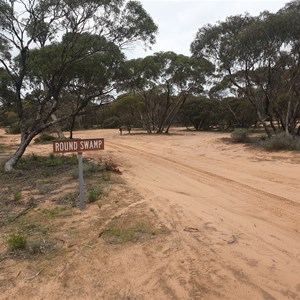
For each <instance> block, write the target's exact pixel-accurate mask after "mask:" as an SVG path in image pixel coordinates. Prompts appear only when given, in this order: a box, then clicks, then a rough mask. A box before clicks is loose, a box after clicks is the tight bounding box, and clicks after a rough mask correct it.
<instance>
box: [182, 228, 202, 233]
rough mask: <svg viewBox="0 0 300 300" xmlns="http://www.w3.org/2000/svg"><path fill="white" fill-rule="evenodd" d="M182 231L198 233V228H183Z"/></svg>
mask: <svg viewBox="0 0 300 300" xmlns="http://www.w3.org/2000/svg"><path fill="white" fill-rule="evenodd" d="M183 231H187V232H199V229H198V228H194V227H184V229H183Z"/></svg>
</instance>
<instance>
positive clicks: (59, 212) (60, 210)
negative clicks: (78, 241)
mask: <svg viewBox="0 0 300 300" xmlns="http://www.w3.org/2000/svg"><path fill="white" fill-rule="evenodd" d="M42 214H43V215H45V216H47V217H59V216H67V215H69V214H70V213H69V211H68V210H67V208H66V207H55V208H53V209H43V210H42Z"/></svg>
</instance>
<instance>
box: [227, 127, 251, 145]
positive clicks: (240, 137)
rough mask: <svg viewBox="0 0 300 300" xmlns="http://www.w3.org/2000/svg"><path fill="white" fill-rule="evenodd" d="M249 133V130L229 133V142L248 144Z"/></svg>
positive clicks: (240, 129) (239, 129) (236, 130)
mask: <svg viewBox="0 0 300 300" xmlns="http://www.w3.org/2000/svg"><path fill="white" fill-rule="evenodd" d="M250 132H251V131H250V130H249V129H244V128H238V129H235V130H234V131H233V132H232V133H231V140H232V141H233V142H234V143H248V142H249V141H250V139H249V134H250Z"/></svg>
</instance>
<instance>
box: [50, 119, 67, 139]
mask: <svg viewBox="0 0 300 300" xmlns="http://www.w3.org/2000/svg"><path fill="white" fill-rule="evenodd" d="M51 119H52V121H54V122H56V121H57V117H56V115H55V114H52V115H51ZM54 128H55V131H56V133H57V136H58V137H59V138H60V139H63V138H64V137H65V135H64V133H63V132H62V130H61V128H60V126H59V125H58V124H55V125H54Z"/></svg>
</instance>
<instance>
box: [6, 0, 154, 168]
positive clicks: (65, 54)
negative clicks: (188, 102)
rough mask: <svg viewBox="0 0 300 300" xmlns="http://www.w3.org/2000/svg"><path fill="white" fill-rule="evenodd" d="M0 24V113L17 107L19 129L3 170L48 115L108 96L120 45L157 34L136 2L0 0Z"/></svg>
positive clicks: (68, 113)
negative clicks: (16, 145) (18, 138)
mask: <svg viewBox="0 0 300 300" xmlns="http://www.w3.org/2000/svg"><path fill="white" fill-rule="evenodd" d="M20 16H22V17H20ZM0 23H1V37H0V58H1V59H0V101H1V112H0V113H2V107H3V108H5V109H6V108H9V110H10V111H11V112H17V119H18V120H17V121H18V124H19V125H20V129H21V130H20V131H18V133H19V132H20V133H21V136H22V138H21V145H20V146H19V147H20V148H19V150H20V149H21V151H18V152H16V154H14V156H13V158H14V159H12V160H10V161H9V162H8V163H7V164H6V166H5V168H6V170H7V171H12V169H13V167H14V164H16V162H17V161H18V160H19V159H20V157H21V156H22V154H23V152H22V151H24V150H23V149H24V148H26V147H27V146H28V144H29V143H30V141H31V140H32V139H33V138H34V137H35V136H36V135H38V134H39V133H41V132H42V131H44V130H47V129H48V128H50V127H51V126H52V125H53V118H57V120H56V124H60V123H59V121H64V123H66V122H65V121H66V120H68V119H73V118H75V117H76V116H78V115H81V114H82V113H83V112H85V109H86V108H87V107H88V106H89V104H90V103H92V102H95V104H96V105H97V106H99V105H100V104H102V103H105V102H109V101H111V99H112V96H109V94H110V93H111V91H113V90H114V89H115V88H116V85H117V81H119V79H120V66H121V64H122V62H123V61H124V54H123V53H122V49H123V47H125V46H126V45H127V46H128V45H132V43H134V42H137V41H142V42H143V44H144V46H145V47H148V46H149V45H151V44H153V43H154V42H155V35H156V33H157V26H156V25H155V24H154V22H153V20H152V18H151V17H150V15H149V14H148V13H147V12H146V11H145V10H144V9H143V7H142V5H141V3H140V2H138V1H118V0H112V1H66V0H62V1H33V2H32V1H29V0H25V1H22V2H20V3H19V5H18V7H16V5H15V2H14V1H7V0H3V1H1V2H0ZM66 28H67V30H66ZM16 49H17V50H16ZM6 68H7V69H9V70H6ZM43 83H44V84H43ZM44 87H45V88H44ZM66 95H67V96H68V97H65V96H66ZM2 99H5V100H2ZM2 102H5V103H4V105H3V106H2ZM1 120H2V119H1ZM11 132H16V131H15V130H14V128H11Z"/></svg>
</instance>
